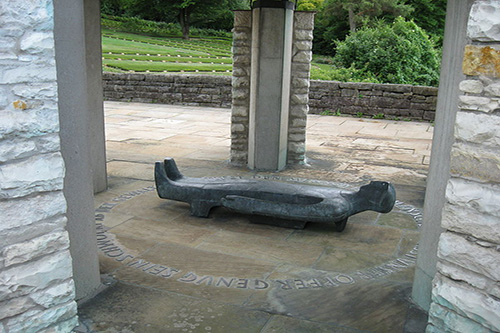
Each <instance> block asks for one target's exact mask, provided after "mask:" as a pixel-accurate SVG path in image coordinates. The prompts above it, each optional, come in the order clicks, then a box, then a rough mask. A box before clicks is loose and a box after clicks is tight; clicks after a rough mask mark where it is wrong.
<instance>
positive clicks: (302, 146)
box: [288, 142, 306, 154]
mask: <svg viewBox="0 0 500 333" xmlns="http://www.w3.org/2000/svg"><path fill="white" fill-rule="evenodd" d="M288 151H289V152H292V153H296V154H304V153H305V152H306V143H305V142H289V143H288Z"/></svg>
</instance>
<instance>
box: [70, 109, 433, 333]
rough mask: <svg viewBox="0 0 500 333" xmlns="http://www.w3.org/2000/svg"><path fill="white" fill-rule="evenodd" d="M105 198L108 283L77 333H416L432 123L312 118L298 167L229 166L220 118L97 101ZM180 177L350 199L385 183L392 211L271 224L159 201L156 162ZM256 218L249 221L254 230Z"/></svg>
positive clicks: (102, 242) (102, 239) (101, 228)
mask: <svg viewBox="0 0 500 333" xmlns="http://www.w3.org/2000/svg"><path fill="white" fill-rule="evenodd" d="M105 113H106V135H107V142H106V145H107V147H106V148H107V159H108V164H107V166H108V173H109V189H108V191H106V192H103V193H100V194H98V195H97V196H96V198H95V205H96V227H97V237H98V245H99V247H100V260H101V273H102V274H103V278H104V281H105V283H106V284H108V285H109V287H108V288H107V289H106V290H105V291H103V292H102V293H101V294H99V295H98V296H97V297H95V298H94V299H92V300H91V301H89V302H87V303H85V304H84V305H82V306H81V307H80V310H79V315H80V319H81V322H82V324H81V326H80V327H79V328H78V330H79V331H81V332H266V333H267V332H359V331H370V332H422V331H423V330H424V327H425V321H426V316H425V314H424V313H423V312H421V311H420V310H418V309H417V308H416V307H415V306H413V305H412V303H411V301H410V294H411V286H412V279H413V271H414V263H415V257H416V253H417V249H418V245H417V243H418V238H419V231H418V228H419V224H420V221H421V208H422V205H423V198H424V190H425V179H426V173H427V168H428V162H429V154H430V148H431V139H432V131H433V127H432V125H431V124H429V123H416V122H395V121H386V120H373V119H358V118H351V117H349V118H348V117H335V116H319V115H310V116H309V117H308V134H307V164H306V165H303V166H296V167H292V168H289V169H286V170H284V171H282V172H279V173H275V172H269V173H263V172H252V171H249V170H247V169H246V168H240V167H235V166H231V165H230V164H229V163H228V158H229V145H230V111H229V110H228V109H214V108H200V107H187V106H168V105H159V104H140V103H122V102H106V103H105ZM165 157H174V158H175V160H176V162H177V165H178V166H179V168H180V170H181V172H183V173H184V174H185V175H186V176H192V177H203V176H224V175H232V176H236V175H237V176H242V177H248V178H252V177H254V178H260V179H262V178H269V179H275V180H280V181H292V182H300V183H314V184H319V185H332V186H339V187H345V188H352V189H356V188H357V187H359V186H360V185H363V184H366V183H368V182H369V181H370V180H387V181H391V182H392V183H393V184H394V185H395V188H396V191H397V199H398V201H397V204H396V207H395V208H394V210H393V211H392V212H391V213H388V214H379V213H374V212H364V213H360V214H358V215H355V216H353V217H351V218H350V219H349V222H348V224H347V227H346V229H345V230H344V231H343V232H341V233H339V232H336V231H335V228H334V227H333V226H331V225H318V224H311V223H309V224H308V225H307V226H306V228H305V229H303V230H296V229H288V228H279V227H274V226H270V225H266V224H259V222H260V223H262V222H266V220H265V219H264V218H256V217H251V216H245V215H240V214H236V213H232V212H229V211H226V210H224V209H214V210H213V211H212V213H211V216H210V218H208V219H204V218H196V217H191V216H190V215H189V210H188V208H189V206H188V205H187V204H184V203H179V202H174V201H170V200H164V199H159V198H158V196H157V195H156V192H155V190H154V182H153V179H154V177H153V168H154V162H155V161H161V160H163V159H164V158H165ZM255 222H257V223H255Z"/></svg>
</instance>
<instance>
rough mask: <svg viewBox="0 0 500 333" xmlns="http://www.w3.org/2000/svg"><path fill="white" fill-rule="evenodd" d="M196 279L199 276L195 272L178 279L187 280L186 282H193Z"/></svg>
mask: <svg viewBox="0 0 500 333" xmlns="http://www.w3.org/2000/svg"><path fill="white" fill-rule="evenodd" d="M196 279H198V277H197V276H196V274H194V273H193V272H189V273H187V274H184V276H183V277H181V278H179V279H177V281H180V282H186V283H192V282H194V281H196Z"/></svg>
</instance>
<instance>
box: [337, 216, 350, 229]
mask: <svg viewBox="0 0 500 333" xmlns="http://www.w3.org/2000/svg"><path fill="white" fill-rule="evenodd" d="M346 225H347V217H346V218H345V219H343V220H342V221H339V222H335V230H337V231H338V232H342V231H344V229H345V226H346Z"/></svg>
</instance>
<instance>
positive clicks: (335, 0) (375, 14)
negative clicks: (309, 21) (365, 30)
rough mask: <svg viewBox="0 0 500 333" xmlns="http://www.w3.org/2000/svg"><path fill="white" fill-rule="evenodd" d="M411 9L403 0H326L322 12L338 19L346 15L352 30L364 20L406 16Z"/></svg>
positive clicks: (342, 18)
mask: <svg viewBox="0 0 500 333" xmlns="http://www.w3.org/2000/svg"><path fill="white" fill-rule="evenodd" d="M412 10H413V8H412V7H411V6H409V5H406V4H405V0H327V1H326V2H325V7H324V14H325V15H326V16H328V17H332V18H335V19H340V20H345V17H347V18H348V23H349V29H350V31H351V32H354V31H356V29H357V28H358V26H359V25H360V24H362V23H363V22H364V21H367V20H370V19H373V18H384V17H385V16H389V17H391V18H395V17H398V16H407V15H408V14H409V13H410V12H411V11H412Z"/></svg>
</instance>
